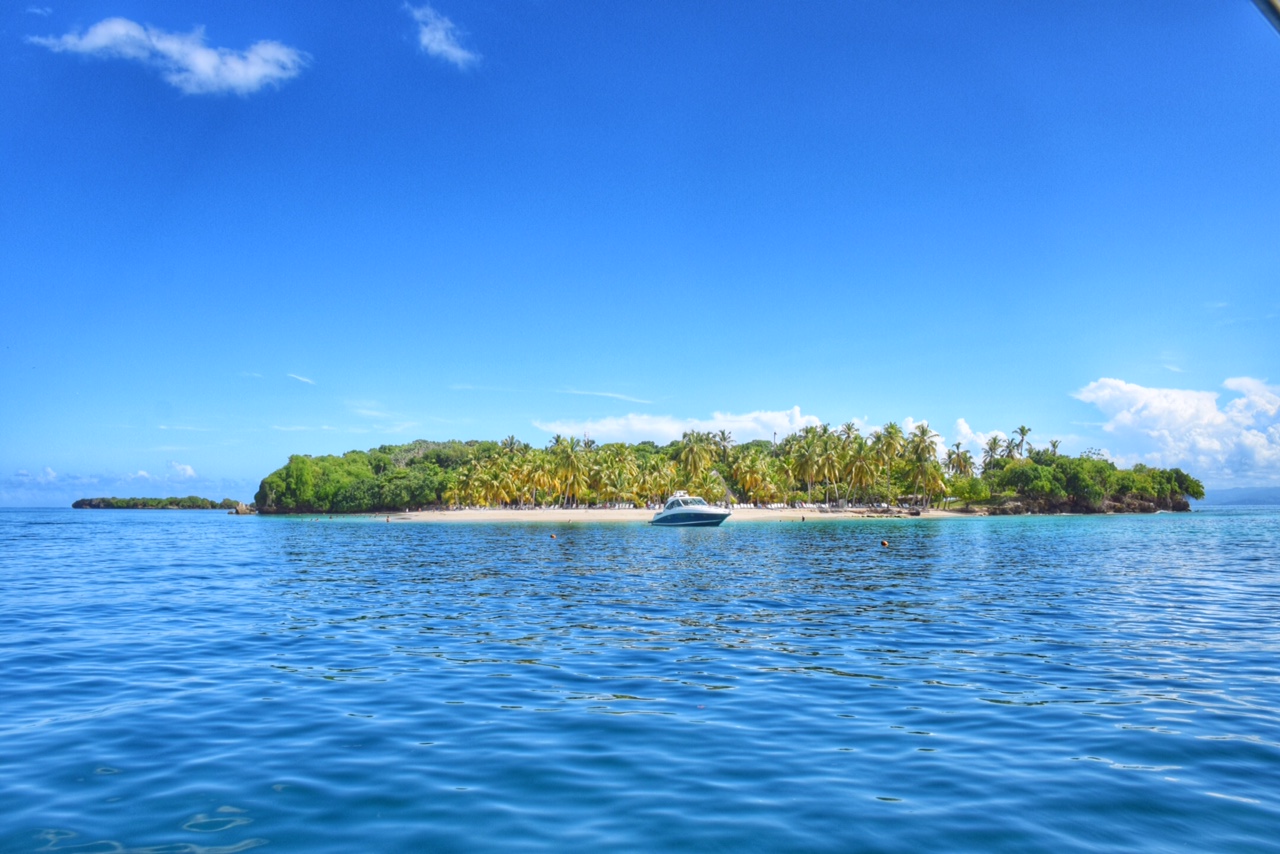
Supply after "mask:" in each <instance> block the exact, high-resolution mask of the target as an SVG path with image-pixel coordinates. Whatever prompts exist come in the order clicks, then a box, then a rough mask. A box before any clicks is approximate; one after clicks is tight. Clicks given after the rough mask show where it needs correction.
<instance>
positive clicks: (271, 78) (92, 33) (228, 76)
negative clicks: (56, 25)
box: [27, 18, 309, 95]
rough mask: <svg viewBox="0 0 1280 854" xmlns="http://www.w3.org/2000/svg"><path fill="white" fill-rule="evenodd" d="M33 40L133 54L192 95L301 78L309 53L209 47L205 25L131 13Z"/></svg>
mask: <svg viewBox="0 0 1280 854" xmlns="http://www.w3.org/2000/svg"><path fill="white" fill-rule="evenodd" d="M27 41H28V42H30V43H32V44H38V45H41V46H43V47H47V48H49V50H52V51H55V52H57V53H78V54H83V55H85V56H93V57H98V58H101V59H128V60H133V61H135V62H141V63H143V64H144V65H149V66H152V67H153V68H157V69H159V71H160V75H161V76H162V77H163V78H164V79H165V80H166V81H167V82H169V83H170V84H172V85H174V86H176V87H177V88H178V89H180V90H182V91H183V92H185V93H187V94H188V95H210V94H222V93H226V92H234V93H235V94H237V95H248V94H251V93H253V92H256V91H258V90H259V89H261V88H263V87H264V86H271V85H279V84H280V83H283V82H284V81H285V80H288V79H290V78H292V77H296V76H297V75H298V74H299V73H301V71H302V69H303V68H304V67H305V66H306V64H307V62H308V60H309V57H308V56H307V54H305V53H303V52H302V51H300V50H297V49H295V48H291V47H288V46H286V45H283V44H281V43H280V42H276V41H260V42H256V43H254V44H252V45H250V46H249V47H248V49H246V50H231V49H229V48H224V47H216V48H215V47H209V46H208V45H206V44H205V38H204V29H203V28H202V27H198V28H196V29H195V30H192V31H191V32H189V33H170V32H166V31H165V30H161V29H157V28H155V27H150V26H145V25H143V24H139V23H136V22H134V21H130V20H128V19H127V18H107V19H106V20H103V21H99V22H98V23H96V24H94V25H93V26H92V27H90V28H89V29H88V30H86V31H85V32H84V33H83V34H80V33H77V32H71V33H67V34H65V35H61V36H29V37H28V38H27Z"/></svg>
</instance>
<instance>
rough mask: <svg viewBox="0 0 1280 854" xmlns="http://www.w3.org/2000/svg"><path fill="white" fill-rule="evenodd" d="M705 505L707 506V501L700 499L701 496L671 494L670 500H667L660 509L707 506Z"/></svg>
mask: <svg viewBox="0 0 1280 854" xmlns="http://www.w3.org/2000/svg"><path fill="white" fill-rule="evenodd" d="M707 506H708V505H707V502H706V501H704V500H702V499H701V498H698V497H697V496H690V495H676V496H673V497H672V498H671V499H670V500H668V501H667V505H666V506H665V507H663V508H662V509H663V510H664V511H666V510H672V509H674V508H676V507H707Z"/></svg>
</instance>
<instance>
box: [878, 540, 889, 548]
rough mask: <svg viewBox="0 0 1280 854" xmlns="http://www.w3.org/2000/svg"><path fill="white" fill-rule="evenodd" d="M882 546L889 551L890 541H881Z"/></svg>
mask: <svg viewBox="0 0 1280 854" xmlns="http://www.w3.org/2000/svg"><path fill="white" fill-rule="evenodd" d="M880 545H882V546H884V547H885V548H886V549H887V548H889V541H888V540H881V541H880Z"/></svg>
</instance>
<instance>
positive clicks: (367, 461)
mask: <svg viewBox="0 0 1280 854" xmlns="http://www.w3.org/2000/svg"><path fill="white" fill-rule="evenodd" d="M1030 433H1031V430H1030V428H1028V427H1025V426H1021V427H1019V428H1018V429H1017V430H1015V431H1014V432H1013V434H1012V435H1011V436H1010V437H1009V438H1006V439H1002V438H998V437H992V438H991V439H990V440H988V441H987V443H986V445H985V446H984V447H983V450H982V455H981V459H980V460H979V459H975V458H974V456H973V455H972V453H971V452H970V451H968V450H965V449H963V448H962V447H961V445H960V444H959V443H956V444H955V445H953V446H951V447H950V448H948V449H946V450H945V453H943V454H941V455H940V454H939V447H938V438H939V437H938V434H937V433H934V432H933V431H932V430H930V429H929V426H928V424H926V423H921V424H918V425H916V426H915V427H913V428H912V429H911V430H910V431H904V430H903V429H902V428H901V427H899V425H897V424H895V423H892V422H891V423H889V424H886V425H884V427H882V428H880V429H877V430H875V431H873V432H872V433H871V434H870V435H867V436H864V435H862V434H861V432H860V430H859V428H858V425H856V424H854V423H853V422H850V423H847V424H844V425H842V426H841V427H839V428H835V429H833V428H831V427H828V426H826V425H822V426H817V427H806V428H805V429H803V430H801V431H799V432H797V433H793V434H791V435H789V436H786V437H784V438H783V439H782V440H781V441H778V442H770V441H768V440H756V441H752V442H746V443H744V444H742V445H737V444H736V443H734V441H733V437H732V435H731V434H730V433H728V432H727V431H720V432H718V433H704V432H698V431H689V432H687V433H685V434H684V436H683V438H681V439H679V440H677V441H673V442H670V443H669V444H667V445H658V444H656V443H654V442H639V443H637V444H627V443H622V442H618V443H610V444H603V445H601V444H597V443H595V442H593V441H591V440H590V439H585V440H584V439H578V438H577V437H575V436H569V437H565V436H555V437H553V438H552V439H551V441H550V442H549V443H548V444H547V447H546V448H534V447H532V446H530V445H528V444H526V443H524V442H521V441H519V440H517V439H516V438H515V437H514V436H508V437H507V438H506V439H504V440H502V441H501V442H493V441H474V440H473V441H467V442H460V441H448V442H430V441H421V440H420V441H417V442H410V443H408V444H405V445H383V446H381V447H379V448H373V449H371V450H369V451H348V452H347V453H345V454H343V455H342V456H340V457H339V456H320V457H311V456H303V455H294V456H291V457H290V458H289V462H288V463H287V464H286V465H284V466H283V467H281V468H279V469H277V470H276V471H274V472H272V473H271V474H269V475H268V476H267V477H265V478H264V479H263V480H262V484H261V486H260V488H259V489H258V493H257V495H256V496H255V499H254V501H255V506H256V509H257V511H258V512H259V513H369V512H374V513H382V512H401V511H405V510H408V509H429V508H435V509H442V508H463V507H474V508H495V509H497V508H505V509H513V510H514V509H527V508H535V507H560V508H588V507H612V508H622V507H645V506H653V505H655V504H659V503H661V502H663V501H665V500H666V498H667V496H669V495H671V493H672V492H674V491H675V490H678V489H683V490H687V491H688V492H689V493H690V494H692V495H697V496H701V497H703V498H705V499H706V500H708V501H711V502H725V503H729V504H736V505H741V504H749V505H754V506H757V507H760V506H768V507H778V506H788V507H806V506H807V507H814V506H820V507H822V508H823V509H827V510H833V509H845V508H858V507H861V508H867V507H877V508H885V507H888V508H916V509H924V510H928V509H930V508H946V509H950V510H956V511H959V512H967V513H975V514H985V515H1011V514H1023V513H1154V512H1157V511H1160V510H1170V511H1185V510H1189V509H1190V506H1191V505H1190V502H1189V500H1188V499H1201V498H1203V497H1204V487H1203V485H1202V484H1201V483H1200V481H1198V480H1197V479H1196V478H1194V477H1192V476H1191V475H1189V474H1187V473H1186V472H1184V471H1182V470H1181V469H1176V468H1174V469H1160V468H1154V467H1151V466H1146V465H1142V464H1138V465H1135V466H1133V467H1132V468H1129V469H1122V468H1120V467H1118V466H1116V464H1115V463H1113V462H1111V461H1110V460H1108V459H1106V458H1105V457H1104V456H1103V455H1102V454H1101V453H1099V452H1097V451H1092V450H1089V451H1085V452H1084V453H1083V454H1081V455H1080V456H1078V457H1072V456H1068V455H1066V454H1061V453H1059V452H1058V442H1057V441H1056V440H1054V441H1050V442H1049V443H1048V444H1047V445H1046V446H1044V447H1034V446H1033V445H1032V444H1031V443H1030V442H1029V441H1028V436H1029V435H1030Z"/></svg>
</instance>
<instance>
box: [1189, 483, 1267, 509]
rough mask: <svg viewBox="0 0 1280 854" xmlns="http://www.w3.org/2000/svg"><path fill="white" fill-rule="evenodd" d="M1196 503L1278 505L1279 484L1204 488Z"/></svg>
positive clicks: (1214, 504) (1228, 505)
mask: <svg viewBox="0 0 1280 854" xmlns="http://www.w3.org/2000/svg"><path fill="white" fill-rule="evenodd" d="M1197 503H1198V504H1200V505H1208V506H1223V507H1230V506H1241V505H1246V504H1265V505H1280V486H1238V487H1235V488H1232V489H1208V490H1205V494H1204V500H1203V501H1199V502H1197Z"/></svg>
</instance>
